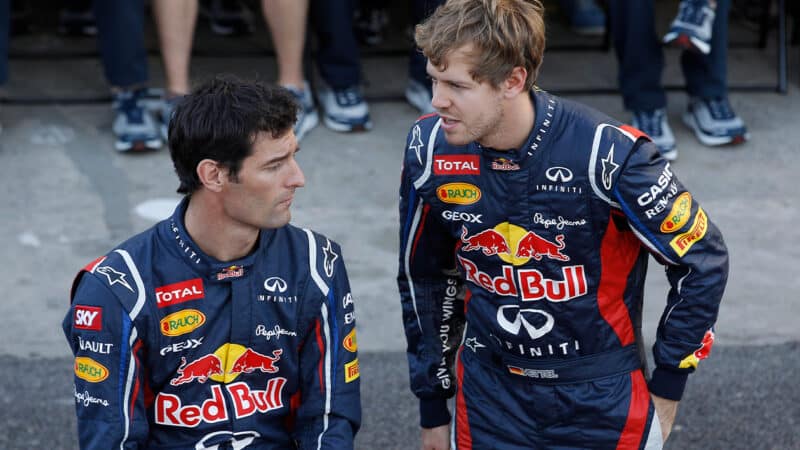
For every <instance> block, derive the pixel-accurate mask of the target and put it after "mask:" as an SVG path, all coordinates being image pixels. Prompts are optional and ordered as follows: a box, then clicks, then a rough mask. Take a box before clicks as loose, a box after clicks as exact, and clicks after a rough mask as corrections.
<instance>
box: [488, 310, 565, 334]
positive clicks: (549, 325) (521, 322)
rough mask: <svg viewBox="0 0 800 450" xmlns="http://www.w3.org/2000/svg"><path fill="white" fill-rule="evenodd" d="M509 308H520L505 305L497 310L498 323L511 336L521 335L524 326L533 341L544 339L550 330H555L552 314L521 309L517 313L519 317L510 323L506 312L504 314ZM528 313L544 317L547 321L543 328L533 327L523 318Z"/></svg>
mask: <svg viewBox="0 0 800 450" xmlns="http://www.w3.org/2000/svg"><path fill="white" fill-rule="evenodd" d="M509 308H514V309H518V308H519V306H517V305H504V306H501V307H500V308H498V309H497V323H499V324H500V326H501V327H503V329H504V330H506V331H508V332H509V333H511V334H513V335H515V336H516V335H519V329H520V328H521V327H523V326H524V327H525V331H527V332H528V336H530V337H531V339H539V338H540V337H542V336H544V335H545V334H547V333H549V332H550V330H552V329H553V325H554V324H555V320H554V319H553V316H551V315H550V314H548V313H546V312H544V311H542V310H539V309H520V310H519V311H517V316H516V317H515V318H514V320H513V321H510V320H508V319H507V318H506V315H505V312H504V311H505V310H506V309H509ZM526 312H527V313H532V314H539V315H541V316H543V317H544V318H545V319H546V321H545V323H544V325H542V326H541V327H539V328H537V327H536V326H535V325H533V324H532V323H530V322H528V320H527V319H526V318H525V317H523V313H526Z"/></svg>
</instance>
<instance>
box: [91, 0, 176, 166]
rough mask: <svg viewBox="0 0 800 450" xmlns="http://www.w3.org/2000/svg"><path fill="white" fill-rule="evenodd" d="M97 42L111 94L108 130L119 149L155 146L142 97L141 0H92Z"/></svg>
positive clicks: (156, 139)
mask: <svg viewBox="0 0 800 450" xmlns="http://www.w3.org/2000/svg"><path fill="white" fill-rule="evenodd" d="M94 15H95V19H96V21H97V33H98V44H99V48H100V56H101V58H102V61H103V68H104V70H105V76H106V79H107V80H108V82H109V83H110V84H111V88H112V94H113V96H114V109H115V112H116V117H115V119H114V125H113V127H112V130H113V132H114V134H115V135H116V142H115V144H114V146H115V148H116V149H117V150H119V151H128V150H145V149H153V150H154V149H158V148H160V147H161V145H162V140H161V133H160V131H159V130H158V126H157V125H156V122H155V120H154V118H153V117H152V116H151V115H150V112H149V111H147V109H146V108H145V106H144V105H143V102H142V101H141V99H142V97H143V96H144V94H145V85H146V84H147V81H148V73H147V52H146V51H145V48H144V5H143V2H142V1H141V0H95V1H94Z"/></svg>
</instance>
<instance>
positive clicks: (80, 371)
mask: <svg viewBox="0 0 800 450" xmlns="http://www.w3.org/2000/svg"><path fill="white" fill-rule="evenodd" d="M75 375H77V376H78V378H82V379H84V380H86V381H88V382H89V383H99V382H101V381H103V380H105V379H106V378H108V369H106V368H105V366H104V365H102V364H100V363H99V362H97V361H95V360H93V359H92V358H87V357H85V356H78V357H77V358H75Z"/></svg>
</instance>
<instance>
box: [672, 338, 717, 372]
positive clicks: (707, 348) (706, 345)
mask: <svg viewBox="0 0 800 450" xmlns="http://www.w3.org/2000/svg"><path fill="white" fill-rule="evenodd" d="M713 345H714V332H713V331H711V330H708V331H706V334H705V335H704V336H703V341H702V342H701V344H700V348H698V349H697V350H695V351H694V352H692V354H691V355H689V356H687V357H686V358H683V360H681V363H680V364H679V365H678V367H680V368H681V369H688V368H690V367H691V368H695V369H696V368H697V365H698V364H699V363H700V361H701V360H703V359H706V358H708V355H710V354H711V346H713Z"/></svg>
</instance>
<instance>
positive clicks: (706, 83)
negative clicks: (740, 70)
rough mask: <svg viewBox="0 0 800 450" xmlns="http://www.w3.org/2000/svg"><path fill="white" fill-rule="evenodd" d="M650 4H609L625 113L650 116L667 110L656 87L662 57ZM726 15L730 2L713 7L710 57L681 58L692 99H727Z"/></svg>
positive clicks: (632, 0)
mask: <svg viewBox="0 0 800 450" xmlns="http://www.w3.org/2000/svg"><path fill="white" fill-rule="evenodd" d="M653 3H654V1H653V0H610V1H609V3H608V7H609V23H610V27H611V36H612V39H613V43H614V47H615V48H616V51H617V60H618V62H619V87H620V91H621V92H622V98H623V102H624V104H625V107H626V108H627V109H629V110H636V111H641V110H653V109H656V108H663V107H665V106H666V104H667V97H666V94H665V92H664V88H663V86H662V85H661V73H662V71H663V69H664V53H663V49H662V46H661V39H660V37H659V36H657V35H656V31H655V11H654V4H653ZM729 10H730V0H718V1H717V10H716V16H715V19H714V25H713V36H712V39H711V53H710V54H708V55H698V54H695V53H692V52H686V51H685V52H683V54H682V55H681V68H682V69H683V75H684V77H685V79H686V90H687V92H688V93H689V95H691V96H696V97H704V98H708V97H722V96H725V95H726V94H727V91H728V84H727V70H728V66H727V59H728V12H729ZM676 13H677V11H676Z"/></svg>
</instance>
